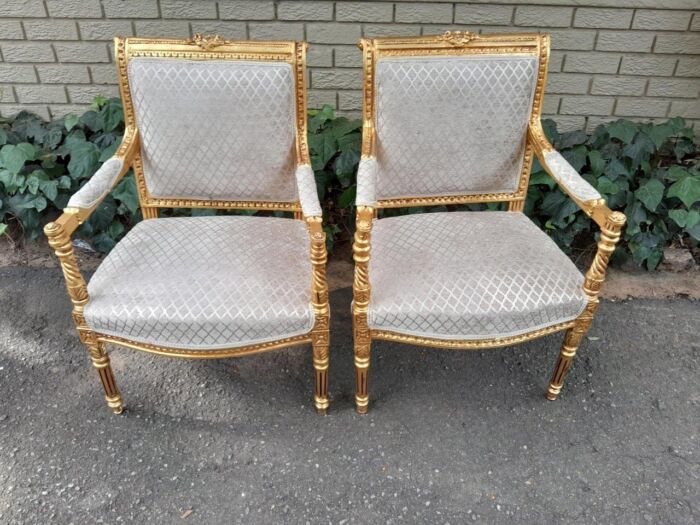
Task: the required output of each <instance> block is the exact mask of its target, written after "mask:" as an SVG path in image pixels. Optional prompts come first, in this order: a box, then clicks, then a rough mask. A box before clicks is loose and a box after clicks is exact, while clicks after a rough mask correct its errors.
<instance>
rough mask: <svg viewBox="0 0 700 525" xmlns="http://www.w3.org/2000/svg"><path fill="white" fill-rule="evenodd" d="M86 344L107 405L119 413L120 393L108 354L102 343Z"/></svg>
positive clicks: (121, 403)
mask: <svg viewBox="0 0 700 525" xmlns="http://www.w3.org/2000/svg"><path fill="white" fill-rule="evenodd" d="M86 345H87V348H88V352H90V359H92V366H94V367H95V369H96V370H97V374H98V375H99V376H100V381H101V382H102V387H103V388H104V390H105V399H106V400H107V406H108V407H109V408H111V409H112V412H114V413H115V414H121V413H122V412H123V411H124V404H123V402H122V394H121V392H120V391H119V388H118V387H117V383H116V381H115V380H114V374H113V373H112V365H111V363H110V361H109V356H108V355H107V352H106V351H105V345H104V343H100V342H91V343H86Z"/></svg>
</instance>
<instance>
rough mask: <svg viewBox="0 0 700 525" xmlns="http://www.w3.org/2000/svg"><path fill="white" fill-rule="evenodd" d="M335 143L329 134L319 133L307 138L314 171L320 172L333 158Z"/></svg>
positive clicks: (335, 150)
mask: <svg viewBox="0 0 700 525" xmlns="http://www.w3.org/2000/svg"><path fill="white" fill-rule="evenodd" d="M336 145H337V142H336V140H335V139H334V138H333V135H331V134H330V133H321V134H319V135H312V136H311V137H309V147H310V148H311V157H312V158H311V161H312V167H313V169H314V171H316V170H322V169H323V168H325V167H326V164H328V162H329V161H330V160H331V159H332V158H333V157H334V156H335V154H336V152H337V149H336Z"/></svg>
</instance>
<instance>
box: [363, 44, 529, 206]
mask: <svg viewBox="0 0 700 525" xmlns="http://www.w3.org/2000/svg"><path fill="white" fill-rule="evenodd" d="M376 67H377V70H376V76H375V79H376V80H375V82H376V89H377V95H376V97H377V99H376V116H375V117H376V126H377V160H378V163H379V173H378V177H377V199H389V198H399V197H422V196H440V195H454V194H475V193H496V192H513V191H515V190H516V189H517V186H518V180H519V178H520V169H521V166H522V162H523V155H524V147H525V140H526V132H527V123H528V119H529V117H530V112H531V108H532V100H533V95H534V90H535V85H536V81H537V70H538V59H537V57H532V56H507V57H506V56H503V55H496V56H493V55H490V56H465V57H410V58H383V59H380V60H379V61H378V62H377V66H376Z"/></svg>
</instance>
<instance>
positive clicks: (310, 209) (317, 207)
mask: <svg viewBox="0 0 700 525" xmlns="http://www.w3.org/2000/svg"><path fill="white" fill-rule="evenodd" d="M296 179H297V189H298V190H299V201H300V203H301V211H302V213H303V214H304V217H320V216H321V215H322V214H323V211H322V210H321V203H320V202H319V201H318V189H316V177H315V176H314V170H313V169H311V166H310V165H309V164H300V165H299V166H298V167H297V171H296Z"/></svg>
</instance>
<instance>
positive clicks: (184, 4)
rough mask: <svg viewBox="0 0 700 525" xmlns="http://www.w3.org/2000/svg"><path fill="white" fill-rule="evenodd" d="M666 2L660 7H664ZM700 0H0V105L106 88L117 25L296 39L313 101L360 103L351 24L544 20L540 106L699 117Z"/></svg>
mask: <svg viewBox="0 0 700 525" xmlns="http://www.w3.org/2000/svg"><path fill="white" fill-rule="evenodd" d="M661 6H663V7H661ZM699 6H700V0H665V1H661V0H535V3H533V4H530V3H527V2H523V1H518V0H496V1H486V0H465V1H455V2H441V1H439V0H438V1H412V0H404V1H364V2H361V1H350V0H336V1H332V0H286V1H285V0H279V1H267V0H256V1H245V0H218V1H214V0H0V113H1V114H2V115H9V114H12V113H15V112H17V111H18V110H20V109H29V110H32V111H35V112H37V113H38V114H40V115H42V116H43V117H45V118H49V117H56V116H60V115H64V114H66V113H69V112H80V111H82V110H83V109H84V106H85V105H86V104H88V103H89V102H90V101H91V100H92V98H93V97H94V96H96V95H104V96H113V95H116V94H117V88H116V72H115V68H114V64H113V52H112V44H111V39H112V37H113V36H115V35H136V36H169V37H189V36H191V35H193V34H194V33H218V34H220V35H222V36H224V37H227V38H230V39H246V38H250V39H297V40H302V39H305V40H307V41H308V42H309V43H310V44H311V47H310V50H309V75H310V83H309V86H310V96H309V101H310V106H311V107H320V106H322V105H323V104H330V105H332V106H334V107H336V108H337V109H339V110H341V111H345V112H349V113H354V112H357V111H358V110H359V109H360V106H361V93H360V87H361V81H362V71H361V69H360V66H361V56H360V52H359V50H358V49H357V48H356V47H355V43H356V42H357V39H358V38H360V37H361V36H370V37H371V36H378V35H420V34H434V33H442V32H444V31H445V30H448V29H453V30H455V29H458V30H470V31H475V32H508V31H523V30H525V31H537V30H542V31H548V32H549V33H551V35H552V48H553V51H552V61H551V66H550V75H549V81H548V84H547V96H546V97H545V113H546V114H547V115H548V116H552V117H554V118H555V119H556V120H557V121H558V122H559V124H560V126H561V127H563V128H567V129H571V128H582V127H584V126H587V127H588V128H589V129H591V128H592V127H594V126H595V125H597V124H598V123H600V122H602V121H606V120H610V119H612V118H617V117H628V118H632V119H639V120H646V119H663V118H665V117H671V116H676V115H680V116H683V117H685V118H687V119H689V120H691V121H693V122H694V123H695V125H696V126H697V124H698V123H700V96H699V94H700V8H699Z"/></svg>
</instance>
